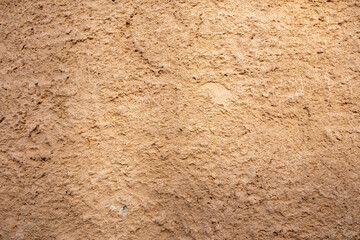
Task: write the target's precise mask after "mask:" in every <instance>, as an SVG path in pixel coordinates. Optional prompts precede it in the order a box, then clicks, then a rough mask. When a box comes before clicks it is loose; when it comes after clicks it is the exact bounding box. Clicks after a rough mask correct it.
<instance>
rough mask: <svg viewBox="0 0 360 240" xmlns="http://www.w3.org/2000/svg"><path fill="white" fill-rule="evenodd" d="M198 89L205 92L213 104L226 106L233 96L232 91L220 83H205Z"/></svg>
mask: <svg viewBox="0 0 360 240" xmlns="http://www.w3.org/2000/svg"><path fill="white" fill-rule="evenodd" d="M200 90H202V91H204V92H206V93H207V94H208V95H209V96H210V98H211V101H212V102H213V103H215V104H222V105H224V106H226V105H228V104H229V103H230V100H231V99H232V98H233V94H232V92H231V91H229V90H228V89H226V88H225V86H224V85H222V84H220V83H205V84H204V85H202V86H201V87H200Z"/></svg>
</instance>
